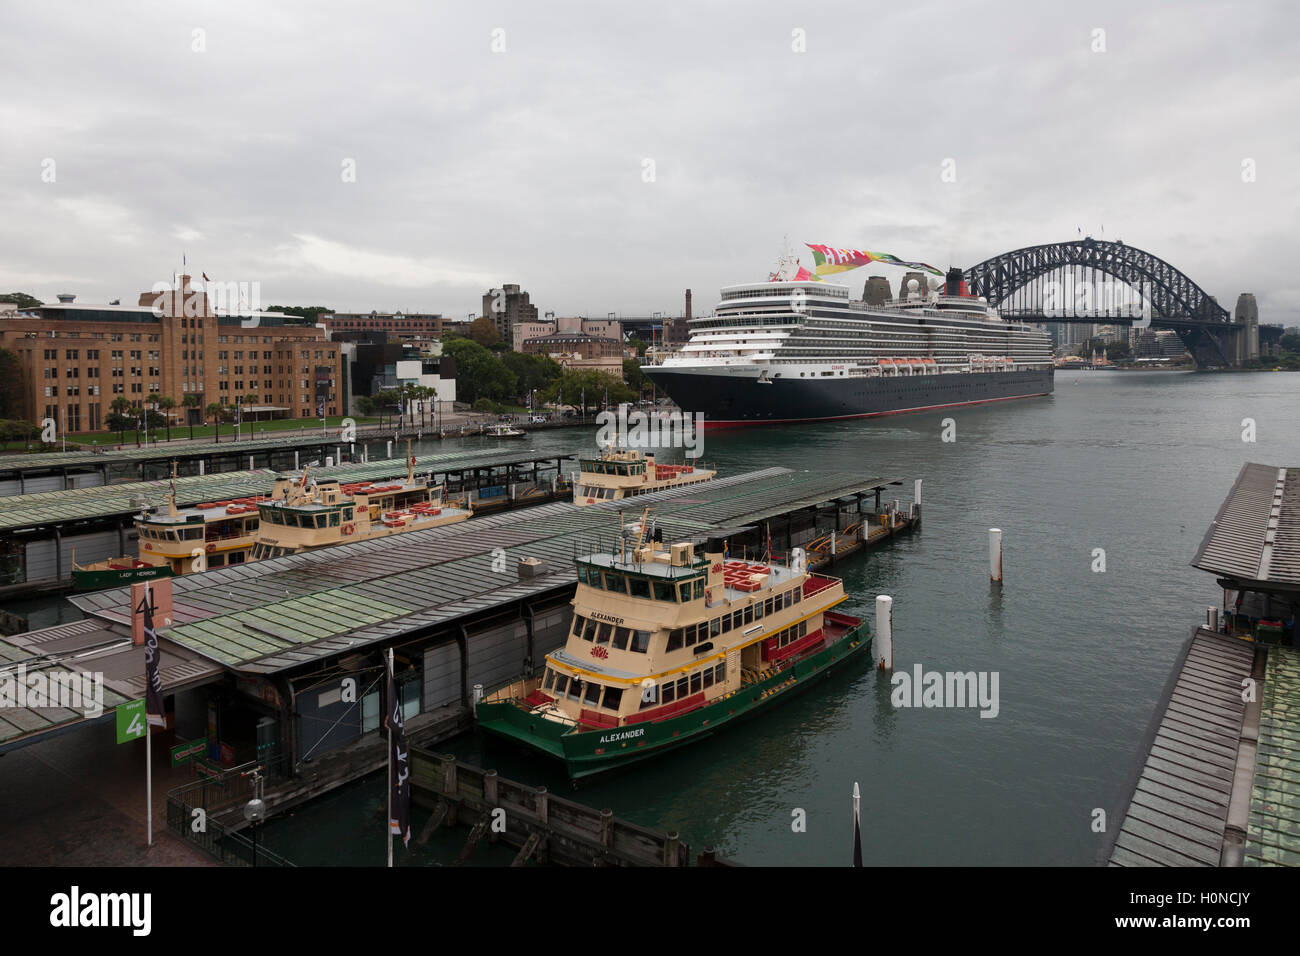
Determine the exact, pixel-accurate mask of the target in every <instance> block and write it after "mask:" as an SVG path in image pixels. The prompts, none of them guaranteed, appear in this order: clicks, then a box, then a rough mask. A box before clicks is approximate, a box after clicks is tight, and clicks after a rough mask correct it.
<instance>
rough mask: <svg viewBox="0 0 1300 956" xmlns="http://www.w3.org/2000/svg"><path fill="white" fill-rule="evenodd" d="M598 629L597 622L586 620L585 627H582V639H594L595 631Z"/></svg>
mask: <svg viewBox="0 0 1300 956" xmlns="http://www.w3.org/2000/svg"><path fill="white" fill-rule="evenodd" d="M599 630H600V625H599V624H598V623H596V622H595V621H587V624H586V627H585V628H584V629H583V632H582V639H583V640H584V641H594V640H595V639H596V633H597V632H598V631H599Z"/></svg>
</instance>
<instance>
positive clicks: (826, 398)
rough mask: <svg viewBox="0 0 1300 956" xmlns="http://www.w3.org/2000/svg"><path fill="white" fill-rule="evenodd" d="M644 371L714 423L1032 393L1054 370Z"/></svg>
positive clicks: (882, 411)
mask: <svg viewBox="0 0 1300 956" xmlns="http://www.w3.org/2000/svg"><path fill="white" fill-rule="evenodd" d="M644 371H645V373H646V374H647V375H648V376H649V377H650V379H651V380H652V381H653V382H654V383H655V385H657V386H658V387H659V388H660V389H662V390H663V391H664V392H666V393H667V394H668V396H669V397H670V398H672V400H673V401H674V402H676V403H677V407H678V408H680V409H681V410H682V411H684V412H690V413H692V414H694V413H697V412H702V413H703V414H704V422H705V425H706V426H712V427H720V426H739V425H777V424H781V423H784V422H809V421H829V420H832V419H837V418H868V417H871V416H874V415H895V414H901V413H904V412H919V411H927V410H932V409H939V408H950V407H952V406H955V405H973V404H978V403H981V402H998V401H1005V400H1007V399H1012V398H1031V397H1034V396H1039V395H1048V394H1050V393H1051V391H1052V387H1053V372H1054V369H1051V368H1046V369H1033V370H1026V371H1017V372H971V373H963V374H949V375H902V376H898V377H893V376H887V377H882V378H862V377H852V378H850V377H847V376H843V377H842V376H834V377H830V376H827V377H825V378H814V379H789V378H778V379H775V380H774V381H772V382H771V383H760V382H759V381H758V380H757V378H756V377H755V376H754V375H753V374H752V373H751V374H748V375H745V374H732V375H728V374H721V373H715V372H711V371H710V372H694V371H687V370H682V369H676V368H671V367H664V366H652V367H650V368H646V369H644Z"/></svg>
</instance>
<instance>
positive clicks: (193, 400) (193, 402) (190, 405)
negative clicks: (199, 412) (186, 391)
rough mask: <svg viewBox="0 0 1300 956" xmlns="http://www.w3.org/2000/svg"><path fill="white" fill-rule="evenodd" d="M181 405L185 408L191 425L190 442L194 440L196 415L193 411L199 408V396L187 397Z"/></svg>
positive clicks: (182, 400)
mask: <svg viewBox="0 0 1300 956" xmlns="http://www.w3.org/2000/svg"><path fill="white" fill-rule="evenodd" d="M181 404H182V405H184V406H185V417H186V418H187V419H189V423H190V440H191V441H193V440H194V414H193V412H192V411H191V409H195V408H198V407H199V397H198V396H197V395H193V394H191V395H186V396H185V397H184V398H182V399H181Z"/></svg>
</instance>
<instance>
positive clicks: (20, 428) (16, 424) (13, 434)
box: [0, 419, 41, 451]
mask: <svg viewBox="0 0 1300 956" xmlns="http://www.w3.org/2000/svg"><path fill="white" fill-rule="evenodd" d="M40 433H41V430H40V429H39V428H37V427H36V426H35V425H33V424H32V423H31V422H23V421H13V420H10V419H5V420H3V421H0V442H3V447H4V448H5V450H6V451H7V450H8V449H9V443H10V442H11V441H31V440H32V439H33V438H36V437H37V436H39V435H40Z"/></svg>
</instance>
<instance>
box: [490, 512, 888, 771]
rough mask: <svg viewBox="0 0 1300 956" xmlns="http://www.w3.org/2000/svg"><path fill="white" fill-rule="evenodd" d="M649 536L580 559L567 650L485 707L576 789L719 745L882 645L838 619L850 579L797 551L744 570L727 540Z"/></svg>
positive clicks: (499, 726) (495, 723)
mask: <svg viewBox="0 0 1300 956" xmlns="http://www.w3.org/2000/svg"><path fill="white" fill-rule="evenodd" d="M644 528H645V525H644V523H642V524H641V525H638V526H635V527H634V528H633V530H632V532H631V533H630V534H628V535H625V536H621V538H620V544H619V547H618V548H617V550H614V551H612V552H601V551H593V552H592V553H591V554H588V555H585V556H582V557H580V558H578V559H577V576H578V586H577V591H576V593H575V595H574V598H573V608H574V613H573V623H572V626H571V628H570V632H569V636H568V638H567V640H566V642H565V644H564V646H563V647H562V648H560V649H558V650H555V651H552V652H551V653H550V654H548V655H547V657H546V666H545V668H544V669H543V671H542V672H541V673H540V674H537V675H534V676H531V677H526V678H524V679H522V680H518V681H515V682H513V683H511V684H509V685H507V686H505V687H502V688H500V689H498V690H496V691H495V692H493V693H490V694H488V695H487V696H485V697H484V698H483V699H482V700H480V701H479V702H478V704H477V707H476V714H477V717H478V723H479V727H480V728H481V729H482V730H483V731H485V732H487V733H488V734H491V735H493V736H496V737H500V738H505V739H507V740H509V741H512V742H514V743H517V744H522V745H524V746H526V747H529V748H531V749H533V750H535V751H538V752H540V753H542V754H545V755H547V756H550V757H554V758H556V759H557V760H560V761H562V762H563V763H564V765H565V767H566V769H567V770H568V773H569V776H570V777H571V778H572V779H573V780H575V781H576V780H578V779H580V778H582V777H586V776H590V775H591V774H595V773H601V772H603V771H605V770H609V769H612V768H614V767H618V766H622V765H625V764H628V763H632V762H634V761H638V760H643V759H645V758H647V757H650V756H653V755H655V754H658V753H662V752H664V751H667V750H671V749H673V748H675V747H680V746H684V745H685V744H688V743H691V742H693V741H696V740H701V739H703V738H705V737H708V736H710V735H711V734H713V733H715V732H717V731H718V730H720V729H721V728H722V727H724V726H726V725H728V724H730V723H731V722H733V721H736V720H739V719H741V718H744V717H747V716H751V715H753V714H755V713H757V712H758V711H760V710H762V709H764V708H766V707H769V706H772V705H774V704H776V703H778V702H779V701H782V700H785V699H787V698H788V697H789V696H791V695H792V694H794V693H796V692H797V691H799V690H802V689H805V688H806V687H808V686H809V685H810V684H811V683H812V682H813V680H814V679H815V678H818V677H822V676H825V675H827V674H829V673H831V672H832V671H833V670H837V669H839V668H841V667H843V666H844V665H845V664H847V663H848V662H849V661H850V660H852V659H855V658H865V657H866V656H868V655H866V654H865V653H864V652H866V651H867V650H868V649H869V648H870V646H871V637H870V634H869V633H868V630H867V627H866V625H865V624H863V622H862V621H860V620H859V619H858V618H855V617H850V616H848V615H846V614H841V613H839V612H837V611H835V610H833V608H835V607H836V606H837V605H838V604H840V603H841V602H843V601H844V600H846V595H845V593H844V585H843V582H841V581H840V580H839V579H836V578H831V577H826V576H824V575H820V574H813V573H811V572H809V571H808V570H807V569H806V563H805V560H804V555H803V553H802V552H801V551H800V550H799V549H795V551H793V552H792V554H791V560H790V562H789V563H785V564H782V563H778V562H775V561H771V560H766V561H761V562H758V561H745V560H739V559H731V558H729V557H728V554H727V540H726V537H725V536H717V537H711V538H709V539H708V541H707V542H706V543H704V544H703V545H702V546H699V545H697V544H696V543H693V542H679V543H674V544H672V545H671V546H670V547H665V546H664V545H663V544H662V542H660V541H657V540H655V539H654V537H649V538H647V536H646V534H645V530H644Z"/></svg>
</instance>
